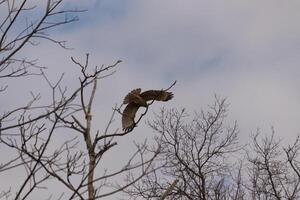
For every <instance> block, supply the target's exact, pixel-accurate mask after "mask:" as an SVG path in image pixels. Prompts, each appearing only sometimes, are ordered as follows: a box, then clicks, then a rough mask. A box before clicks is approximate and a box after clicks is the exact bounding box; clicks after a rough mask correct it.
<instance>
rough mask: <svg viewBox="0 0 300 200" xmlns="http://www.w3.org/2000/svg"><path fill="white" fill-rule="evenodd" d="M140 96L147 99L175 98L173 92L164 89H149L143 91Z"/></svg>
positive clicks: (167, 99)
mask: <svg viewBox="0 0 300 200" xmlns="http://www.w3.org/2000/svg"><path fill="white" fill-rule="evenodd" d="M140 96H141V97H142V98H143V99H145V100H146V101H151V100H155V101H169V100H170V99H172V98H173V93H172V92H167V91H164V90H147V91H145V92H143V93H141V94H140Z"/></svg>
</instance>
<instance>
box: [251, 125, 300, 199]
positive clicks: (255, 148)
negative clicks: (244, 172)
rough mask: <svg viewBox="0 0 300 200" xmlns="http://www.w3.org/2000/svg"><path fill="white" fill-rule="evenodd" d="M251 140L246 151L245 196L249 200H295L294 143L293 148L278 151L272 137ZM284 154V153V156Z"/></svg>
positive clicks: (278, 141)
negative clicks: (246, 190) (247, 196)
mask: <svg viewBox="0 0 300 200" xmlns="http://www.w3.org/2000/svg"><path fill="white" fill-rule="evenodd" d="M274 134H275V133H274V130H272V135H271V136H269V137H268V136H265V137H263V138H259V135H260V134H258V133H257V134H255V135H254V136H253V143H252V145H251V148H250V149H248V151H247V155H248V156H247V157H248V177H249V180H248V181H247V184H248V186H247V187H248V188H247V189H248V190H249V196H251V198H252V199H266V200H267V199H298V198H299V181H300V179H299V176H298V175H297V173H298V169H297V164H296V163H298V158H297V154H298V146H299V145H298V139H297V140H296V142H295V143H294V145H293V146H289V147H288V148H282V146H281V145H280V140H278V139H276V138H275V136H274ZM284 152H285V153H284Z"/></svg>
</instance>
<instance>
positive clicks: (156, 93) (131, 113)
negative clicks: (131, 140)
mask: <svg viewBox="0 0 300 200" xmlns="http://www.w3.org/2000/svg"><path fill="white" fill-rule="evenodd" d="M172 98H173V94H172V93H171V92H167V91H164V90H147V91H145V92H142V93H141V88H137V89H134V90H132V91H131V92H129V93H128V94H127V95H126V96H125V98H124V100H123V104H128V105H127V106H126V107H125V109H124V111H123V114H122V128H123V130H124V131H128V130H131V129H133V128H134V126H135V122H134V118H135V114H136V112H137V111H138V109H139V107H148V104H147V101H169V100H170V99H172Z"/></svg>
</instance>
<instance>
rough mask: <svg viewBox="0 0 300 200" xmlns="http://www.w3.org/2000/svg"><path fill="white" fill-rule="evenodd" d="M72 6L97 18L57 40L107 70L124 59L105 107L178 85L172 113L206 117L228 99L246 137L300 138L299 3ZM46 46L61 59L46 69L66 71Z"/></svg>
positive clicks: (84, 19) (178, 0)
mask: <svg viewBox="0 0 300 200" xmlns="http://www.w3.org/2000/svg"><path fill="white" fill-rule="evenodd" d="M69 2H70V3H69V4H68V6H70V7H77V8H87V9H88V11H87V12H85V13H82V14H80V15H79V17H80V21H79V22H77V23H75V24H72V25H69V26H66V27H64V28H62V29H60V32H59V33H58V37H59V38H63V39H67V40H68V42H69V45H70V46H72V47H73V48H74V50H73V51H71V52H68V53H70V54H71V55H77V56H79V57H83V56H84V54H85V53H90V54H91V59H92V60H93V62H94V63H95V64H98V65H101V64H111V63H113V62H115V61H116V60H118V59H121V60H123V61H124V62H123V63H121V64H120V67H119V68H118V71H117V74H115V75H114V77H111V78H109V79H107V80H105V81H104V83H103V88H102V90H101V89H100V91H99V95H102V96H105V98H107V99H103V101H105V102H103V103H104V104H105V105H107V103H108V104H112V103H120V102H121V100H122V98H123V96H124V94H126V92H127V91H128V90H130V89H132V88H136V87H141V88H142V89H152V88H158V89H160V88H163V87H167V86H168V85H169V84H170V83H171V82H172V81H174V80H177V81H178V83H177V85H176V86H175V87H174V88H173V92H174V94H175V98H174V100H173V101H172V103H168V106H174V107H178V108H182V107H186V108H188V110H189V111H190V112H193V111H200V109H201V108H205V107H206V105H207V104H209V103H211V102H212V100H213V95H214V94H217V95H221V96H223V97H227V98H228V102H229V103H230V104H231V106H230V112H229V114H230V119H232V120H237V121H238V124H239V126H240V130H241V133H240V135H241V137H247V136H248V135H249V134H251V133H252V132H254V131H255V130H256V128H261V129H262V130H263V131H264V132H270V127H271V126H274V127H275V130H276V132H277V134H278V135H279V136H280V137H282V138H285V137H286V136H291V138H294V137H295V136H296V135H297V134H298V133H299V131H300V130H299V127H298V124H299V119H300V112H299V111H300V78H299V77H300V56H299V53H300V25H299V19H300V12H299V9H300V1H296V0H292V1H279V0H269V1H261V0H252V1H240V0H229V1H208V0H207V1H206V0H205V1H204V0H202V1H199V0H194V1H192V0H188V1H182V0H151V1H141V0H129V1H123V0H113V1H111V0H100V1H76V3H75V4H74V3H73V2H74V1H69ZM45 45H47V46H45V52H47V51H49V52H51V54H50V55H51V60H52V61H49V60H47V59H45V65H46V66H48V67H49V68H51V69H53V68H54V65H55V66H57V68H58V69H60V70H59V71H61V70H64V71H66V70H67V69H64V66H63V65H62V64H61V63H60V61H59V59H58V60H56V63H55V62H54V59H53V58H56V57H59V58H61V59H66V60H67V63H70V62H69V57H68V56H67V55H64V54H62V55H56V54H55V52H56V51H57V50H56V49H55V48H53V46H52V45H49V44H45ZM43 55H44V56H46V57H48V55H49V54H44V52H43ZM49 59H50V58H49ZM47 62H49V63H47ZM68 70H69V69H68ZM70 75H72V74H71V73H70ZM107 88H109V90H110V91H113V92H111V93H108V92H107Z"/></svg>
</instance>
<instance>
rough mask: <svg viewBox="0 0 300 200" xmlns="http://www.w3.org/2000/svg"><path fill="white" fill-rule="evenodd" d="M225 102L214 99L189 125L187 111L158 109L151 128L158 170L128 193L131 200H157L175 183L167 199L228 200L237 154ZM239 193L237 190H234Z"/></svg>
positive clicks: (236, 146) (234, 129) (235, 133)
mask: <svg viewBox="0 0 300 200" xmlns="http://www.w3.org/2000/svg"><path fill="white" fill-rule="evenodd" d="M226 114H227V104H226V103H225V99H220V98H217V97H216V100H215V103H214V104H213V105H212V106H209V110H208V111H207V112H205V111H201V112H200V113H199V114H195V117H194V118H193V119H192V120H191V122H189V123H187V122H186V120H188V118H189V115H188V114H187V113H186V111H185V110H184V109H183V110H180V111H177V110H175V109H171V110H166V109H162V110H161V112H160V113H159V114H158V115H157V116H156V118H155V120H154V121H153V122H150V126H151V127H152V128H153V129H154V130H155V131H157V132H158V133H159V134H160V135H161V136H159V137H158V139H157V141H160V145H161V152H160V154H159V156H158V160H157V163H156V165H159V166H160V168H158V169H157V170H155V171H154V172H153V173H151V174H149V175H147V176H145V177H144V178H143V180H142V181H141V182H138V183H137V184H134V185H133V187H131V188H129V189H128V190H126V192H127V193H128V194H129V196H130V197H132V198H133V199H139V198H140V197H143V198H144V199H157V198H159V197H161V196H162V194H163V193H164V191H165V190H166V189H167V188H168V187H169V186H170V183H171V182H172V180H174V179H177V180H179V182H178V183H177V185H176V186H175V187H174V189H173V190H172V191H171V192H169V194H168V197H167V199H228V198H229V196H230V195H232V194H235V195H236V196H241V195H240V194H236V193H237V192H238V193H239V192H240V193H241V190H237V189H236V188H234V189H235V190H234V191H233V190H232V189H230V187H229V185H230V184H231V183H232V182H234V180H235V179H234V178H233V177H232V176H231V172H232V170H231V168H232V167H233V164H231V163H232V162H233V161H234V160H233V158H232V156H233V154H234V153H235V152H237V151H238V150H239V149H240V146H239V144H238V141H237V133H238V130H237V125H236V123H233V125H232V126H226V125H225V124H224V120H225V118H226ZM237 188H238V187H237ZM236 199H238V198H236Z"/></svg>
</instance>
